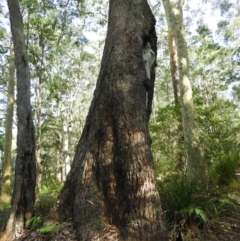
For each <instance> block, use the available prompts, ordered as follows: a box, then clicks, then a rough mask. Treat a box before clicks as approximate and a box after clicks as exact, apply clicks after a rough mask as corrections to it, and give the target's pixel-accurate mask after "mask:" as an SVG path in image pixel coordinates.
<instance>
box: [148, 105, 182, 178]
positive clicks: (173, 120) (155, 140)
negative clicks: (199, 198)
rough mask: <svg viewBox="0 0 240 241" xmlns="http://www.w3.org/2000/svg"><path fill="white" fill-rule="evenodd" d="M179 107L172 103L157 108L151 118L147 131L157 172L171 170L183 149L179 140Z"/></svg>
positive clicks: (180, 135) (180, 136) (180, 133)
mask: <svg viewBox="0 0 240 241" xmlns="http://www.w3.org/2000/svg"><path fill="white" fill-rule="evenodd" d="M180 118H181V115H180V108H179V107H175V106H174V105H168V106H166V107H162V108H159V109H158V111H157V112H156V113H155V119H154V120H151V123H150V125H149V131H150V134H151V139H152V145H151V147H152V152H153V155H154V159H155V166H156V171H157V173H158V174H162V173H166V172H168V171H172V170H173V169H174V167H175V165H176V159H177V157H178V156H179V154H181V153H182V152H183V150H184V143H183V142H181V141H180V140H181V138H182V132H181V130H180V129H181V123H180Z"/></svg>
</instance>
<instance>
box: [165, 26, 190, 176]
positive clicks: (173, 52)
mask: <svg viewBox="0 0 240 241" xmlns="http://www.w3.org/2000/svg"><path fill="white" fill-rule="evenodd" d="M168 40H169V42H168V43H169V52H170V70H171V77H172V86H173V94H174V102H175V107H176V108H175V111H176V115H177V117H178V120H179V124H178V134H179V137H178V140H177V148H178V150H179V151H178V153H177V160H176V170H178V171H184V168H185V166H186V163H185V154H184V151H183V150H182V148H181V147H182V146H183V144H184V136H183V126H182V114H181V110H180V108H181V106H180V90H179V73H178V64H177V62H178V57H177V49H176V44H175V40H174V36H173V33H172V30H171V27H170V24H169V23H168Z"/></svg>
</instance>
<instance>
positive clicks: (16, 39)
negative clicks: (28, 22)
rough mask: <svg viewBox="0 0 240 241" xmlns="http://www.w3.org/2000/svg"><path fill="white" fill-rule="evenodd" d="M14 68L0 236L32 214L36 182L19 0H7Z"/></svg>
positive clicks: (12, 231)
mask: <svg viewBox="0 0 240 241" xmlns="http://www.w3.org/2000/svg"><path fill="white" fill-rule="evenodd" d="M8 8H9V13H10V23H11V30H12V38H13V44H14V53H15V65H16V69H17V118H18V123H17V127H18V134H17V157H16V164H15V180H14V190H13V196H12V207H11V214H10V217H9V220H8V223H7V227H6V231H5V234H4V236H3V237H2V239H1V240H9V237H10V236H12V237H17V236H19V235H21V233H22V232H23V229H24V227H25V224H26V222H27V221H28V220H29V219H30V218H31V217H32V215H33V208H34V201H35V184H36V163H35V140H34V126H33V120H32V113H31V110H32V108H31V104H30V77H29V67H28V59H27V53H26V47H25V38H24V30H23V20H22V16H21V13H20V7H19V2H18V0H8Z"/></svg>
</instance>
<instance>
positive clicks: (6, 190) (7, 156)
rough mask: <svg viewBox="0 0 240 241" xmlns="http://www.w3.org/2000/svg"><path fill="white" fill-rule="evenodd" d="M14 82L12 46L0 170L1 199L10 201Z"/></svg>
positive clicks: (11, 49)
mask: <svg viewBox="0 0 240 241" xmlns="http://www.w3.org/2000/svg"><path fill="white" fill-rule="evenodd" d="M14 82H15V63H14V54H13V48H12V47H11V48H10V57H9V77H8V93H7V95H8V100H7V117H6V128H5V146H4V163H3V172H2V189H1V200H2V201H3V202H6V203H10V200H11V168H12V165H11V163H12V125H13V110H14Z"/></svg>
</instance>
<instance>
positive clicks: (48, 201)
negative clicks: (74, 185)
mask: <svg viewBox="0 0 240 241" xmlns="http://www.w3.org/2000/svg"><path fill="white" fill-rule="evenodd" d="M61 188H62V183H59V182H56V181H55V182H50V181H49V182H48V183H47V185H44V184H43V186H42V188H41V190H40V195H39V197H38V198H37V200H36V203H35V216H36V217H38V216H47V215H48V213H49V211H50V210H51V208H52V207H53V206H54V204H55V203H56V201H57V195H58V194H59V192H60V190H61Z"/></svg>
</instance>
